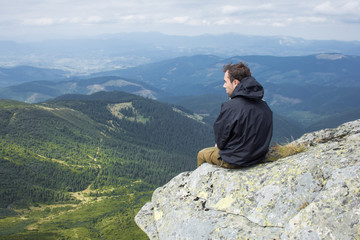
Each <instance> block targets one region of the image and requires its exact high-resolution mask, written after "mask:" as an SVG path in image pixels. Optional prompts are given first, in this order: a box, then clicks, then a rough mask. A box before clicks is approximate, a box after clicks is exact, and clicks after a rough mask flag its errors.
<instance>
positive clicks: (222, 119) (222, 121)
mask: <svg viewBox="0 0 360 240" xmlns="http://www.w3.org/2000/svg"><path fill="white" fill-rule="evenodd" d="M231 119H232V118H231V111H230V109H229V108H227V106H226V104H224V103H223V104H222V105H221V111H220V114H219V116H218V118H217V119H216V121H215V123H214V135H215V142H216V144H217V147H218V148H219V149H224V148H225V146H226V144H227V142H228V141H229V139H230V133H231V129H232V126H231V125H232V124H231Z"/></svg>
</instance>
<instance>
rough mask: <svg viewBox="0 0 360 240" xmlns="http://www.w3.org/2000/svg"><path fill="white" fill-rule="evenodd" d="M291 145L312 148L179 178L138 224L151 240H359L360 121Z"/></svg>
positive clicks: (157, 197)
mask: <svg viewBox="0 0 360 240" xmlns="http://www.w3.org/2000/svg"><path fill="white" fill-rule="evenodd" d="M294 143H296V144H306V145H307V146H308V149H307V150H306V151H305V152H302V153H299V154H296V155H293V156H290V157H287V158H282V159H280V160H278V161H276V162H269V163H263V164H259V165H256V166H254V167H250V168H243V169H237V170H228V169H224V168H219V167H217V166H212V165H209V164H203V165H201V166H200V167H199V168H197V169H196V170H194V171H192V172H184V173H181V174H179V175H178V176H176V177H175V178H173V179H172V180H171V181H170V182H169V183H167V184H166V185H164V186H163V187H160V188H158V189H156V190H155V191H154V193H153V196H152V201H151V202H149V203H147V204H146V205H144V206H143V208H142V209H141V210H140V211H139V213H138V214H137V216H136V217H135V221H136V223H137V225H138V226H139V227H140V228H141V229H142V230H143V231H144V232H145V233H146V234H147V235H148V236H149V237H150V239H189V240H190V239H194V240H195V239H196V240H201V239H360V181H359V180H360V119H359V120H356V121H353V122H348V123H345V124H343V125H341V126H339V127H338V128H334V129H324V130H321V131H317V132H313V133H309V134H305V135H304V136H302V137H301V138H300V139H298V140H296V141H294ZM194 161H195V160H194Z"/></svg>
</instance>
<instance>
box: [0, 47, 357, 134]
mask: <svg viewBox="0 0 360 240" xmlns="http://www.w3.org/2000/svg"><path fill="white" fill-rule="evenodd" d="M238 61H245V62H246V63H247V64H248V65H249V67H250V69H251V70H252V73H253V76H254V77H255V78H257V79H258V81H259V82H261V83H262V84H263V85H264V87H265V100H266V101H267V102H268V103H269V105H270V106H271V108H272V109H273V111H274V112H275V113H276V114H278V116H279V117H280V118H284V121H287V122H288V123H289V124H290V125H291V127H290V129H292V130H291V131H290V130H289V131H288V130H285V129H284V127H283V126H284V125H283V124H282V125H281V126H282V127H281V128H279V129H278V131H279V132H280V131H285V132H287V134H279V135H278V136H283V137H291V136H293V137H298V136H299V135H301V134H302V133H304V132H306V131H309V130H317V129H319V128H325V127H332V126H336V125H337V124H339V123H341V122H342V121H350V120H353V117H354V116H359V115H360V112H359V109H360V107H359V104H358V103H359V102H360V95H359V94H358V92H359V91H360V68H359V67H358V66H360V57H358V56H349V55H342V54H317V55H309V56H295V57H294V56H293V57H275V56H243V57H241V56H235V57H231V58H224V57H219V56H215V55H196V56H185V57H178V58H173V59H168V60H163V61H159V62H154V63H149V64H143V65H139V66H136V67H131V68H127V69H119V70H113V71H105V72H98V73H94V74H92V75H89V76H86V77H85V76H82V77H77V78H74V77H73V78H69V77H68V76H67V72H65V71H60V70H53V69H43V68H42V69H37V68H29V67H16V68H13V69H12V68H7V69H5V70H6V71H2V73H3V74H2V75H1V77H0V80H1V82H2V83H3V85H5V86H7V87H3V88H0V98H6V99H13V100H19V101H24V102H41V101H45V100H48V99H51V98H54V97H58V96H61V95H63V94H92V93H95V92H98V91H114V90H117V91H125V92H129V93H134V94H137V95H141V96H144V97H147V98H151V99H157V100H159V101H163V102H167V103H171V104H176V105H182V106H184V107H186V108H188V109H190V110H191V111H193V112H195V113H200V114H206V115H207V118H206V119H208V123H209V124H211V121H213V120H214V119H215V117H216V116H217V114H218V112H219V106H220V104H221V102H224V101H226V94H225V92H224V89H223V88H222V84H223V72H222V71H221V69H222V66H223V65H224V64H226V63H229V62H233V63H235V62H238ZM15 79H22V80H23V81H26V80H28V81H27V82H25V83H21V84H15V85H11V84H12V83H13V82H14V81H15ZM36 79H38V80H42V81H34V80H36ZM9 85H11V86H9ZM209 94H211V97H209ZM335 119H337V120H336V121H335ZM339 121H340V122H339ZM330 123H331V124H330ZM279 126H280V125H279ZM276 139H278V138H276Z"/></svg>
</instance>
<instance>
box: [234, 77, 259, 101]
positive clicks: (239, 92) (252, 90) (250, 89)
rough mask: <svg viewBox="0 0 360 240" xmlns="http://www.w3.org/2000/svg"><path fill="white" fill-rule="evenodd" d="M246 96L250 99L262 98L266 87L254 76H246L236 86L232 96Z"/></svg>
mask: <svg viewBox="0 0 360 240" xmlns="http://www.w3.org/2000/svg"><path fill="white" fill-rule="evenodd" d="M236 97H244V98H247V99H250V100H261V99H262V98H263V97H264V88H263V87H262V86H261V84H260V83H259V82H258V81H256V79H255V78H253V77H246V78H243V79H242V80H241V82H240V83H239V84H238V85H237V86H236V87H235V89H234V92H233V93H232V94H231V98H236Z"/></svg>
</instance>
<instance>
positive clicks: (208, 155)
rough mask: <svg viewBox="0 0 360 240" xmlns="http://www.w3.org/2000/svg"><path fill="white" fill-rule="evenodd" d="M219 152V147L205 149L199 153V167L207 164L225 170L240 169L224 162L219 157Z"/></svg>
mask: <svg viewBox="0 0 360 240" xmlns="http://www.w3.org/2000/svg"><path fill="white" fill-rule="evenodd" d="M219 151H220V150H219V148H217V147H209V148H204V149H202V150H201V151H199V153H198V156H197V166H198V167H199V166H200V165H201V164H203V163H204V162H207V163H210V164H213V165H217V166H219V167H224V168H230V169H234V168H238V167H237V166H234V165H232V164H229V163H227V162H225V161H223V160H222V159H221V157H220V155H219Z"/></svg>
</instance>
